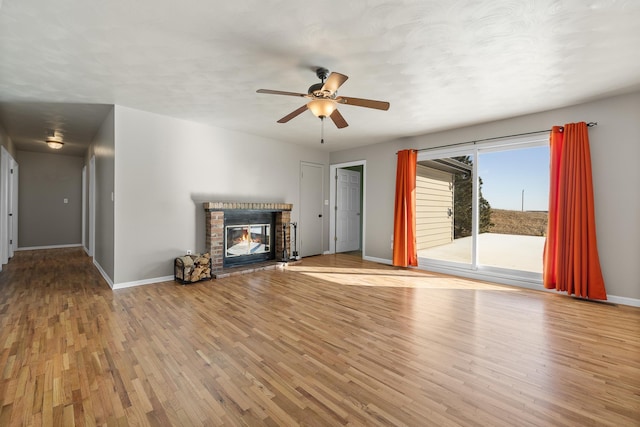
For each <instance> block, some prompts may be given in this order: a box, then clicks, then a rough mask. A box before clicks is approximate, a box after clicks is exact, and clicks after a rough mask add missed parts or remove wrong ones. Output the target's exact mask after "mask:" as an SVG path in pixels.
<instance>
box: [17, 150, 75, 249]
mask: <svg viewBox="0 0 640 427" xmlns="http://www.w3.org/2000/svg"><path fill="white" fill-rule="evenodd" d="M16 154H17V158H16V160H17V162H18V164H19V165H20V169H19V181H18V186H19V199H18V227H19V230H18V246H19V247H20V248H30V247H41V246H62V245H79V244H80V243H81V239H82V230H81V222H82V218H81V215H82V164H83V159H82V158H81V157H74V156H65V155H61V154H53V153H33V152H30V151H17V153H16ZM64 199H67V203H64Z"/></svg>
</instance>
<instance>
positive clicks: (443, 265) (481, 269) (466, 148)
mask: <svg viewBox="0 0 640 427" xmlns="http://www.w3.org/2000/svg"><path fill="white" fill-rule="evenodd" d="M548 144H549V137H548V135H546V134H543V135H527V136H521V137H512V138H509V139H504V140H498V141H495V140H494V141H487V142H483V143H470V144H464V145H456V146H455V147H443V148H434V149H427V150H421V151H420V152H419V153H418V162H420V161H423V160H434V159H438V158H445V157H456V156H470V157H471V159H472V160H473V169H472V174H473V189H472V198H473V200H472V223H471V225H472V250H471V263H470V264H463V263H457V262H451V261H443V260H436V259H430V258H424V257H419V258H418V268H419V269H423V270H430V271H436V272H441V273H446V274H454V275H458V276H463V277H470V278H474V279H480V280H490V281H494V282H498V283H505V284H510V285H516V286H521V287H526V288H532V289H542V275H541V274H539V273H534V272H528V271H522V270H511V269H506V268H499V267H493V266H485V265H481V264H479V262H478V251H479V248H478V234H479V228H480V212H479V191H478V183H479V179H480V177H479V172H478V170H479V169H480V167H481V164H480V156H479V155H480V154H483V153H489V152H497V151H506V150H512V149H524V148H532V147H540V146H544V145H548ZM540 262H542V260H541V261H540Z"/></svg>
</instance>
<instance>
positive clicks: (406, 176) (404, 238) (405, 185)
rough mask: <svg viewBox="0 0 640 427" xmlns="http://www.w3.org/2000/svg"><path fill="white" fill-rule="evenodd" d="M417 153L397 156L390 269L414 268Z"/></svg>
mask: <svg viewBox="0 0 640 427" xmlns="http://www.w3.org/2000/svg"><path fill="white" fill-rule="evenodd" d="M417 161H418V152H417V151H415V150H402V151H400V152H398V166H397V169H396V201H395V210H394V218H393V265H396V266H399V267H407V266H414V267H415V266H417V265H418V252H417V250H416V165H417Z"/></svg>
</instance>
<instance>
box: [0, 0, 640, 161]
mask: <svg viewBox="0 0 640 427" xmlns="http://www.w3.org/2000/svg"><path fill="white" fill-rule="evenodd" d="M639 23H640V0H617V1H616V0H486V1H479V0H437V1H436V0H431V1H428V0H404V1H384V0H369V1H365V0H350V1H344V0H341V1H336V0H328V1H324V2H313V3H312V2H306V1H293V0H291V1H283V0H280V1H268V2H267V1H257V0H234V1H229V2H222V1H215V2H212V1H203V0H182V1H180V2H177V1H169V0H153V1H151V0H137V1H124V0H109V1H101V2H99V1H87V0H66V1H50V0H4V1H2V2H1V3H0V121H1V122H2V123H3V125H4V127H5V128H6V129H7V131H8V132H9V134H10V136H11V137H12V139H13V140H14V141H15V142H16V144H18V146H19V147H20V148H22V149H36V148H35V147H36V145H35V142H36V141H37V139H38V137H39V136H38V135H40V136H42V137H43V135H44V132H45V129H47V128H49V127H51V126H52V125H53V124H54V123H53V122H54V121H55V120H58V121H59V122H60V123H63V125H62V126H63V129H62V131H63V132H64V133H65V135H67V136H68V137H71V136H73V137H74V138H77V141H70V140H69V139H68V138H66V140H67V142H68V143H69V142H74V143H77V144H83V143H86V142H87V135H92V132H93V133H95V130H96V129H97V126H98V124H99V122H100V120H101V118H102V117H104V114H105V111H106V110H105V107H104V104H120V105H125V106H128V107H132V108H137V109H141V110H146V111H150V112H155V113H159V114H165V115H169V116H173V117H179V118H184V119H188V120H193V121H197V122H203V123H208V124H211V125H214V126H218V127H221V128H227V129H235V130H240V131H243V132H248V133H253V134H258V135H263V136H267V137H272V138H275V139H279V140H284V141H289V142H292V143H298V144H309V145H313V146H318V147H319V146H320V145H319V134H320V121H319V120H318V119H317V118H315V117H313V116H312V115H311V113H310V112H306V113H304V114H302V115H301V116H298V117H297V118H295V119H293V120H291V121H290V122H289V123H287V124H278V123H276V120H278V119H280V118H281V117H283V116H284V115H286V114H288V113H289V112H291V111H293V110H295V109H297V108H298V107H300V106H301V105H302V104H303V103H304V99H302V98H295V97H285V96H273V95H263V94H257V93H256V90H257V89H259V88H266V89H276V90H285V91H292V92H306V90H307V88H308V87H309V86H310V85H311V84H313V83H316V82H318V80H317V78H316V76H315V73H314V71H313V70H314V69H315V68H316V67H318V66H323V67H326V68H329V69H330V70H333V71H338V72H341V73H343V74H346V75H348V76H349V80H348V81H347V82H346V83H345V84H344V85H343V86H342V87H341V88H340V91H339V92H340V94H341V95H345V96H352V97H360V98H370V99H377V100H383V101H389V102H390V103H391V108H390V109H389V111H378V110H372V109H367V108H358V107H353V106H341V107H340V111H341V112H342V114H343V116H344V117H345V118H346V120H347V121H348V122H349V125H350V126H349V127H347V128H345V129H341V130H337V129H335V127H333V125H332V124H331V123H327V127H326V131H327V132H326V139H327V144H325V147H323V148H324V149H327V150H336V149H342V148H348V147H353V146H357V145H363V144H370V143H376V142H381V141H385V140H389V139H392V138H396V137H402V136H410V135H416V134H420V133H427V132H431V131H436V130H442V129H446V128H452V127H459V126H463V125H468V124H473V123H478V122H483V121H489V120H494V119H500V118H506V117H512V116H517V115H521V114H526V113H532V112H537V111H542V110H548V109H552V108H557V107H562V106H566V105H571V104H576V103H579V102H583V101H587V100H590V99H595V98H598V97H603V96H607V95H610V94H614V93H622V92H625V91H631V90H634V89H638V88H640V54H638V46H640V24H639ZM40 103H42V104H40ZM67 103H69V104H74V105H71V106H66V105H64V104H67ZM82 104H98V105H82ZM56 108H57V109H56ZM52 117H57V119H55V120H54V119H52ZM92 126H93V129H89V128H91V127H92ZM89 138H90V137H89ZM29 144H31V145H29ZM43 145H44V144H42V145H41V146H43Z"/></svg>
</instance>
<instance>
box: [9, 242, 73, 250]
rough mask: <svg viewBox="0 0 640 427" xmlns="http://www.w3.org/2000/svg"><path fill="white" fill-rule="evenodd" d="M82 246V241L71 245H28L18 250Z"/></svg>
mask: <svg viewBox="0 0 640 427" xmlns="http://www.w3.org/2000/svg"><path fill="white" fill-rule="evenodd" d="M81 246H82V243H73V244H70V245H51V246H28V247H23V248H17V249H16V251H37V250H41V249H62V248H79V247H81Z"/></svg>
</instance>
